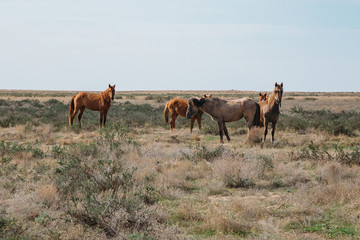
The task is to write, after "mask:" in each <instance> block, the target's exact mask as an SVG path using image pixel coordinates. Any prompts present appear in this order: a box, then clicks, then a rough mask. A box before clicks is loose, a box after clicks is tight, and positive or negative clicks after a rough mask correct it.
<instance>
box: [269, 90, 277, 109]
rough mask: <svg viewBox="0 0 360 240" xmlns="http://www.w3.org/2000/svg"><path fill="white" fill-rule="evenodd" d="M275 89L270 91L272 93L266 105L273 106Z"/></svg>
mask: <svg viewBox="0 0 360 240" xmlns="http://www.w3.org/2000/svg"><path fill="white" fill-rule="evenodd" d="M274 92H275V89H274V90H273V91H272V93H271V94H270V96H268V105H269V106H271V105H274V102H275V93H274Z"/></svg>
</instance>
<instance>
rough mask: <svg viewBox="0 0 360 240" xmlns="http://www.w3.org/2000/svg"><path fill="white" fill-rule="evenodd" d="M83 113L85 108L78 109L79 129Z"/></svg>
mask: <svg viewBox="0 0 360 240" xmlns="http://www.w3.org/2000/svg"><path fill="white" fill-rule="evenodd" d="M84 111H85V106H82V107H81V108H80V112H79V115H78V120H79V125H80V127H81V117H82V115H83V113H84Z"/></svg>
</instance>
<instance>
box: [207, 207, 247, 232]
mask: <svg viewBox="0 0 360 240" xmlns="http://www.w3.org/2000/svg"><path fill="white" fill-rule="evenodd" d="M202 230H203V231H209V232H211V231H216V232H217V233H218V234H236V235H243V236H246V235H247V234H248V233H249V232H250V231H251V225H250V224H249V223H248V222H247V221H245V220H243V219H235V218H232V217H230V216H227V215H226V213H224V212H223V211H220V210H219V209H217V208H215V207H213V208H211V210H210V212H209V213H208V214H207V215H206V216H204V225H203V226H202Z"/></svg>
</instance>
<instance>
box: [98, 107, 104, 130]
mask: <svg viewBox="0 0 360 240" xmlns="http://www.w3.org/2000/svg"><path fill="white" fill-rule="evenodd" d="M103 121H104V112H103V111H100V125H99V127H100V128H101V127H102V123H103Z"/></svg>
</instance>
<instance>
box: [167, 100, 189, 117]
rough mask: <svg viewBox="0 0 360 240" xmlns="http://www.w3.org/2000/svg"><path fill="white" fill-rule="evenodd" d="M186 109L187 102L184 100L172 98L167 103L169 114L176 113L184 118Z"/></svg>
mask: <svg viewBox="0 0 360 240" xmlns="http://www.w3.org/2000/svg"><path fill="white" fill-rule="evenodd" d="M187 107H188V102H187V100H185V99H181V98H174V99H172V100H170V101H169V103H168V108H169V110H170V113H171V112H176V113H177V114H179V115H180V116H182V117H186V110H187Z"/></svg>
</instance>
